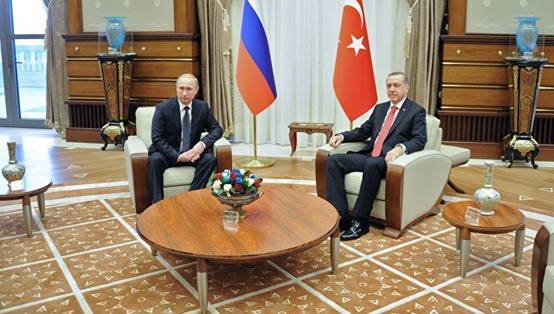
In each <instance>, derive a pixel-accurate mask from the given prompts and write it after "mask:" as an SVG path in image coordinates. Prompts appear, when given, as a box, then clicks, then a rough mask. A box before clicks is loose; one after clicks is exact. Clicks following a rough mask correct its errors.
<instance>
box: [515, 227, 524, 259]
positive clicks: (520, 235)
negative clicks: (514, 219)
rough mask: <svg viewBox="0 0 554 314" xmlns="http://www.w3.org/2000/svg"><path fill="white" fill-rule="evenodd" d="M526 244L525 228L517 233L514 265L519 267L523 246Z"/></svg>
mask: <svg viewBox="0 0 554 314" xmlns="http://www.w3.org/2000/svg"><path fill="white" fill-rule="evenodd" d="M524 244H525V226H523V227H522V228H521V229H519V230H517V231H516V243H515V250H514V265H515V266H519V263H521V255H522V254H523V245H524Z"/></svg>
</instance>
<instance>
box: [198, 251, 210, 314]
mask: <svg viewBox="0 0 554 314" xmlns="http://www.w3.org/2000/svg"><path fill="white" fill-rule="evenodd" d="M196 283H197V285H198V302H200V311H201V312H202V313H207V312H208V264H207V263H206V260H205V259H201V258H199V259H197V260H196Z"/></svg>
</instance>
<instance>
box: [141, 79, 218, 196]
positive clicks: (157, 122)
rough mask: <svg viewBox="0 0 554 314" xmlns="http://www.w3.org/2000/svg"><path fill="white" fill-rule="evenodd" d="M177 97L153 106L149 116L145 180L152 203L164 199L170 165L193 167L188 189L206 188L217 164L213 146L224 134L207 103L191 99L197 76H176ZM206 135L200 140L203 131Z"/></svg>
mask: <svg viewBox="0 0 554 314" xmlns="http://www.w3.org/2000/svg"><path fill="white" fill-rule="evenodd" d="M176 85H177V97H173V98H170V99H168V100H166V101H163V102H161V103H159V104H158V105H157V106H156V111H155V112H154V117H153V118H152V145H150V148H149V149H148V155H149V156H148V175H149V177H148V181H149V188H150V196H151V199H152V203H155V202H157V201H159V200H161V199H163V197H164V196H163V173H164V171H165V170H166V169H167V168H169V167H178V166H192V167H195V168H196V170H195V172H194V178H193V180H192V184H191V186H190V190H191V191H192V190H197V189H202V188H205V187H206V184H207V183H208V180H209V178H210V175H211V174H212V172H213V171H214V169H215V168H216V166H217V160H216V158H215V156H214V154H213V149H212V146H213V144H214V142H215V141H217V140H218V139H219V138H221V136H222V135H223V130H222V129H221V126H220V125H219V123H218V122H217V120H216V119H215V118H214V116H213V114H212V111H211V109H210V107H209V105H208V104H207V103H206V102H204V101H202V100H198V99H194V97H195V96H196V93H198V79H197V78H196V77H195V76H194V75H192V74H188V73H185V74H183V75H181V76H179V77H178V78H177V84H176ZM204 131H207V132H208V135H206V136H204V137H203V138H202V139H200V135H201V134H202V132H204Z"/></svg>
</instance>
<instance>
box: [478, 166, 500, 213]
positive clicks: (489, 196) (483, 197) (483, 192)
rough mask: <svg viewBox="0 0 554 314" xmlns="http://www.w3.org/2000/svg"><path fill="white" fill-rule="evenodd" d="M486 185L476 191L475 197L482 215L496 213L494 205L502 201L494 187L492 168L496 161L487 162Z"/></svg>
mask: <svg viewBox="0 0 554 314" xmlns="http://www.w3.org/2000/svg"><path fill="white" fill-rule="evenodd" d="M485 166H486V168H485V185H484V186H483V187H482V188H480V189H479V190H477V191H475V194H474V195H473V197H474V198H475V200H476V201H477V202H478V203H479V209H480V211H481V215H484V216H489V215H494V207H495V206H496V204H498V202H499V201H500V193H498V191H496V190H495V189H493V188H492V169H493V167H494V162H492V161H487V162H485Z"/></svg>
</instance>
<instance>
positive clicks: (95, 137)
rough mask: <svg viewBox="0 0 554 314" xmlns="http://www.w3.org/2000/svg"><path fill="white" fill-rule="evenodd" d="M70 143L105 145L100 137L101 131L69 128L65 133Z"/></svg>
mask: <svg viewBox="0 0 554 314" xmlns="http://www.w3.org/2000/svg"><path fill="white" fill-rule="evenodd" d="M65 139H66V141H68V142H86V143H103V142H104V141H102V138H101V137H100V129H89V128H68V129H67V131H66V132H65Z"/></svg>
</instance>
